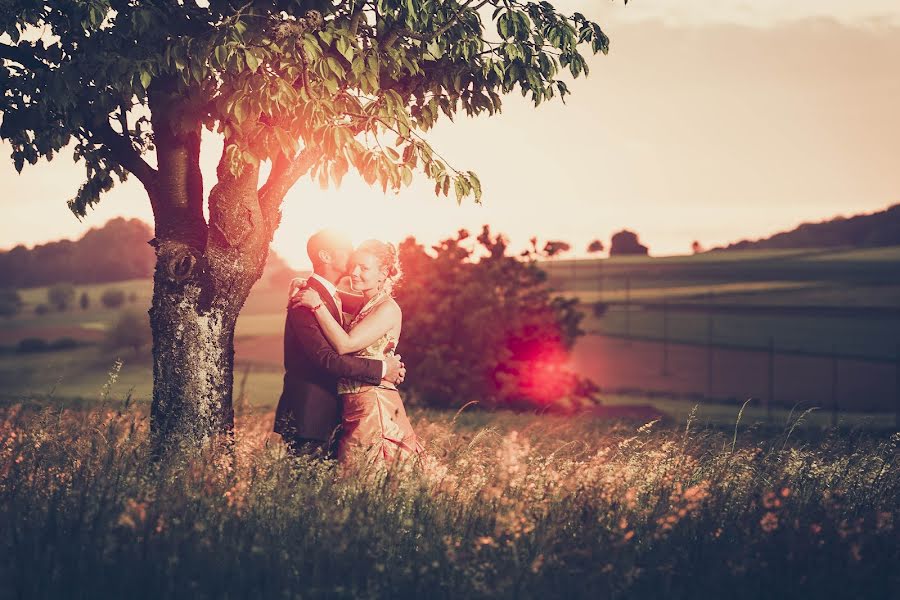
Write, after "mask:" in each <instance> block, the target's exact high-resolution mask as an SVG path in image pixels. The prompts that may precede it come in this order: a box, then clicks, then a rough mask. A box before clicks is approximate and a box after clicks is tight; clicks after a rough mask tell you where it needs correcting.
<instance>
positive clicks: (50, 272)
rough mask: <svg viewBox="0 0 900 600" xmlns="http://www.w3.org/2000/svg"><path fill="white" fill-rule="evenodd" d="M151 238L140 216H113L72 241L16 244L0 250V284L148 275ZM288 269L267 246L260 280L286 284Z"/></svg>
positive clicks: (81, 281)
mask: <svg viewBox="0 0 900 600" xmlns="http://www.w3.org/2000/svg"><path fill="white" fill-rule="evenodd" d="M152 238H153V229H152V228H151V227H150V225H148V224H147V223H145V222H144V221H141V220H140V219H124V218H122V217H118V218H115V219H111V220H109V221H107V223H106V224H105V225H103V226H102V227H99V228H97V227H94V228H92V229H90V230H89V231H87V232H86V233H85V234H84V235H83V236H81V238H80V239H78V240H77V241H74V242H73V241H71V240H59V241H56V242H48V243H46V244H39V245H37V246H35V247H34V248H31V249H28V248H26V247H25V246H21V245H20V246H16V247H15V248H13V249H12V250H9V251H6V252H0V287H15V288H23V287H34V286H41V285H51V284H54V283H59V282H64V281H65V282H70V283H74V284H86V283H108V282H113V281H124V280H127V279H141V278H149V277H152V276H153V269H154V266H155V264H156V254H155V253H154V252H153V248H151V247H150V245H149V244H147V242H149V241H150V240H151V239H152ZM292 273H293V272H292V271H291V269H290V268H289V267H288V265H287V264H286V263H285V262H284V261H283V260H282V259H281V257H279V256H278V255H276V254H275V253H274V252H270V253H269V259H268V261H266V271H265V273H263V277H262V282H261V283H262V284H263V285H277V286H279V287H282V286H286V285H287V284H286V282H287V281H290V278H291V274H292ZM270 280H271V281H270Z"/></svg>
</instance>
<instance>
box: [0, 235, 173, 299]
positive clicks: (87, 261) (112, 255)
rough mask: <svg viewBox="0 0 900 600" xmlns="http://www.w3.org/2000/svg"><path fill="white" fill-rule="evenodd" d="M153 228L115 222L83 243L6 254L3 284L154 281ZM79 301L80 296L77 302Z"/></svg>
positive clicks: (1, 264)
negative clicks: (148, 278)
mask: <svg viewBox="0 0 900 600" xmlns="http://www.w3.org/2000/svg"><path fill="white" fill-rule="evenodd" d="M152 238H153V232H152V230H151V229H150V226H149V225H147V224H146V223H144V222H143V221H141V220H139V219H123V218H121V217H119V218H115V219H112V220H110V221H109V222H107V223H106V225H104V226H103V227H100V228H92V229H90V230H89V231H88V232H87V233H85V234H84V235H83V236H82V237H81V238H80V239H79V240H77V241H74V242H73V241H71V240H59V241H56V242H49V243H47V244H40V245H37V246H35V247H34V248H32V249H30V250H29V249H28V248H26V247H25V246H21V245H20V246H16V247H15V248H13V249H12V250H9V251H8V252H0V281H3V283H4V285H5V286H8V287H16V288H22V287H35V286H41V285H52V284H54V283H59V282H63V281H67V282H70V283H76V284H83V283H107V282H111V281H122V280H126V279H138V278H143V277H150V276H151V275H152V274H153V267H154V265H155V263H156V256H155V254H154V252H153V248H151V247H150V245H149V244H147V242H148V241H150V239H152ZM72 301H74V298H73V299H72Z"/></svg>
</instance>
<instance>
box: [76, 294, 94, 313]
mask: <svg viewBox="0 0 900 600" xmlns="http://www.w3.org/2000/svg"><path fill="white" fill-rule="evenodd" d="M78 303H79V304H80V305H81V310H87V309H88V308H89V307H90V306H91V299H90V297H89V296H88V294H87V292H81V298H80V299H79V300H78Z"/></svg>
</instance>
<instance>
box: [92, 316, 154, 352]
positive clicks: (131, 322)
mask: <svg viewBox="0 0 900 600" xmlns="http://www.w3.org/2000/svg"><path fill="white" fill-rule="evenodd" d="M152 341H153V334H152V332H151V331H150V319H149V317H148V316H147V313H145V312H140V311H136V310H131V309H129V310H123V311H122V312H121V313H120V314H119V318H118V319H116V322H115V323H113V325H112V327H110V328H109V330H108V331H107V332H106V339H105V340H104V343H103V346H104V347H105V348H107V349H108V350H118V349H120V348H131V349H132V350H133V351H134V352H135V353H137V352H138V351H140V349H141V348H143V347H145V346H148V345H150V343H151V342H152Z"/></svg>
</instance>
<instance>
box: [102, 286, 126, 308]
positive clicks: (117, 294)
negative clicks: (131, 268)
mask: <svg viewBox="0 0 900 600" xmlns="http://www.w3.org/2000/svg"><path fill="white" fill-rule="evenodd" d="M100 303H101V304H102V305H103V306H105V307H106V308H119V307H120V306H122V305H123V304H125V292H123V291H122V290H120V289H118V288H110V289H107V290H103V293H102V294H100Z"/></svg>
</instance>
